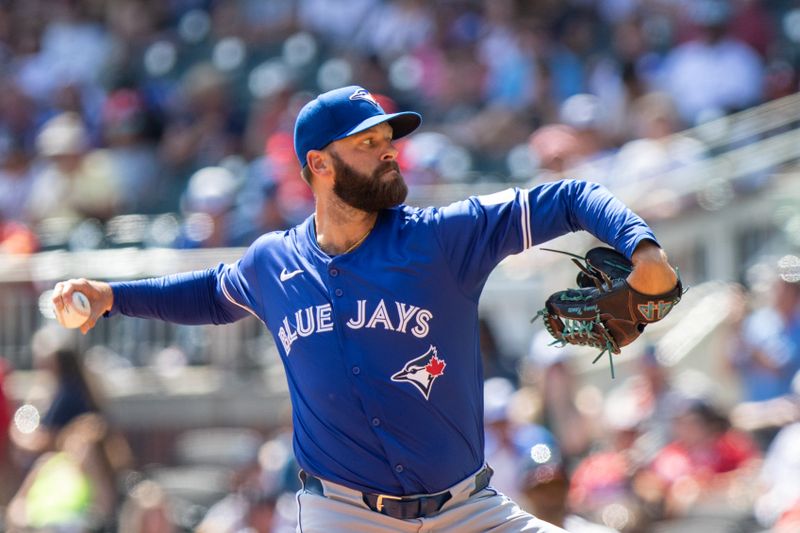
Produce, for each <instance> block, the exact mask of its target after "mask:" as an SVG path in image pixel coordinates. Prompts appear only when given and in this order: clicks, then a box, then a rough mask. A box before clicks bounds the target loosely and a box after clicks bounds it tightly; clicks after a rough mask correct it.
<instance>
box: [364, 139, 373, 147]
mask: <svg viewBox="0 0 800 533" xmlns="http://www.w3.org/2000/svg"><path fill="white" fill-rule="evenodd" d="M363 142H364V144H366V145H367V146H372V145H373V144H375V141H373V140H372V139H364V141H363Z"/></svg>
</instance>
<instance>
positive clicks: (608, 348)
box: [531, 308, 619, 379]
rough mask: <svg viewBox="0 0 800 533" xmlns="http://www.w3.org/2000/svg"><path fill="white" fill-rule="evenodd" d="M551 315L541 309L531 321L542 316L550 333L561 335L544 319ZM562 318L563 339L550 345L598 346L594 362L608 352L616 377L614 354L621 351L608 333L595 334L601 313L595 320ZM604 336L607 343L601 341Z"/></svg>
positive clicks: (612, 374)
mask: <svg viewBox="0 0 800 533" xmlns="http://www.w3.org/2000/svg"><path fill="white" fill-rule="evenodd" d="M547 316H549V313H548V312H547V309H546V308H545V309H541V310H540V311H538V312H537V313H536V316H534V317H533V318H532V319H531V323H533V322H534V321H536V319H537V318H539V317H542V318H543V320H542V322H544V327H545V329H547V331H548V333H550V335H552V336H553V337H556V336H559V334H557V333H556V332H555V331H553V330H552V328H551V327H550V321H549V320H544V318H545V317H547ZM559 318H560V320H561V321H562V322H563V323H564V331H563V332H562V333H560V336H561V337H562V338H561V339H556V340H554V341H553V342H551V343H550V344H548V346H558V347H559V348H563V347H564V346H566V345H567V344H580V345H583V346H591V347H592V348H598V349H599V350H601V351H600V353H599V354H597V357H595V358H594V360H593V361H592V364H595V363H597V361H599V360H600V358H601V357H602V356H603V355H604V354H606V353H608V363H609V365H610V367H611V379H614V378H615V377H616V376H615V374H614V358H613V357H612V354H614V353H619V348H617V347H616V346H614V343H612V342H611V340H609V339H608V337H607V334H606V335H593V333H594V329H595V326H598V325H600V326H602V322H601V321H600V314H599V313H598V314H597V316H596V317H595V318H594V320H571V319H569V318H561V317H559ZM565 338H568V339H571V340H572V341H573V342H568V341H567V340H566V339H565ZM601 338H604V339H605V343H602V342H600V339H601Z"/></svg>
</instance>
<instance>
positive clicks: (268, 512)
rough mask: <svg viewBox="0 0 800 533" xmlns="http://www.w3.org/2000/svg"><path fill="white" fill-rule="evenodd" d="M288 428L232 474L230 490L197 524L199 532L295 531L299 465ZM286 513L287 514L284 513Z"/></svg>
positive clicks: (268, 532)
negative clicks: (289, 506) (287, 506)
mask: <svg viewBox="0 0 800 533" xmlns="http://www.w3.org/2000/svg"><path fill="white" fill-rule="evenodd" d="M291 446H292V444H291V431H290V430H286V431H281V432H279V433H278V434H277V435H276V436H274V437H273V438H271V439H269V440H267V441H266V442H265V443H264V444H263V445H262V446H261V447H260V449H259V451H258V458H257V462H256V463H255V464H252V465H248V466H247V467H246V468H244V469H242V470H241V471H240V472H238V473H237V475H236V476H235V477H234V481H233V485H234V486H233V487H232V492H231V494H229V495H228V496H225V497H224V498H223V499H222V500H220V501H219V502H217V503H215V504H214V505H213V506H211V508H210V509H209V510H208V512H207V513H206V515H205V517H204V518H203V520H202V522H201V523H200V524H199V525H198V526H197V529H196V531H197V532H198V533H239V532H241V531H252V532H254V533H270V532H274V533H285V532H286V533H288V531H294V530H295V526H296V524H295V522H296V512H297V511H296V508H295V507H296V506H295V505H294V504H291V506H292V507H293V509H292V512H291V513H287V509H282V508H280V506H286V505H287V503H289V502H294V500H295V492H296V491H297V490H299V489H300V484H299V477H298V473H299V467H298V466H297V462H296V461H295V460H294V456H293V454H292V448H291ZM287 514H288V515H289V516H288V517H287V516H286V515H287Z"/></svg>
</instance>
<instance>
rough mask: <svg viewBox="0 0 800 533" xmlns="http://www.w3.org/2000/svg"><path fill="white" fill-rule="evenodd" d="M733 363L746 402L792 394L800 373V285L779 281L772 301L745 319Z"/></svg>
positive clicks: (775, 283) (731, 357) (773, 290)
mask: <svg viewBox="0 0 800 533" xmlns="http://www.w3.org/2000/svg"><path fill="white" fill-rule="evenodd" d="M739 341H740V342H739V344H738V345H735V346H733V347H732V349H731V353H730V360H731V363H732V365H733V367H734V368H735V369H736V371H737V374H738V377H739V381H740V384H741V387H742V394H743V400H744V401H748V402H755V401H764V400H770V399H773V398H777V397H780V396H784V395H787V394H790V393H791V391H792V388H791V387H792V378H793V376H794V375H795V373H796V372H797V371H798V370H800V284H799V283H790V282H786V281H783V280H782V279H779V278H777V279H775V280H774V281H773V286H772V290H771V301H770V302H769V304H768V305H767V306H765V307H763V308H761V309H757V310H755V311H753V312H752V313H750V314H749V315H748V316H747V318H745V320H744V323H743V324H742V326H741V332H740V335H739Z"/></svg>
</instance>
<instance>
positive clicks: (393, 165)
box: [374, 159, 400, 176]
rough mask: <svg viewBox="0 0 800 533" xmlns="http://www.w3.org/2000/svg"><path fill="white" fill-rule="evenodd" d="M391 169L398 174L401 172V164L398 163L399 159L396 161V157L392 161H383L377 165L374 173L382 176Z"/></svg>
mask: <svg viewBox="0 0 800 533" xmlns="http://www.w3.org/2000/svg"><path fill="white" fill-rule="evenodd" d="M390 170H394V171H395V172H397V173H398V174H399V173H400V165H398V164H397V161H395V160H394V159H392V160H391V161H384V162H383V163H381V164H379V165H378V166H377V167H375V171H374V175H375V176H380V175H382V174H384V173H386V172H388V171H390Z"/></svg>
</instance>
